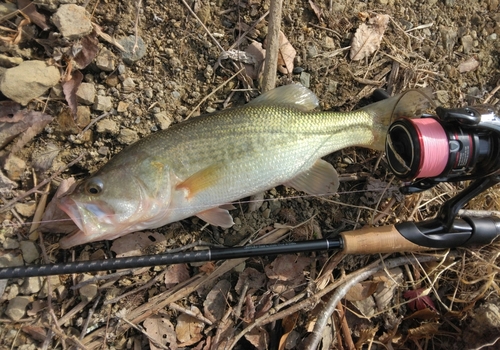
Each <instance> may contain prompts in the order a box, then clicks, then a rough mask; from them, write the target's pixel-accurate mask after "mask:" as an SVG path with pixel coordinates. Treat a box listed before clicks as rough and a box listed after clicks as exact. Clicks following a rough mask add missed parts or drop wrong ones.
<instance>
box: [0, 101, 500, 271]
mask: <svg viewBox="0 0 500 350" xmlns="http://www.w3.org/2000/svg"><path fill="white" fill-rule="evenodd" d="M386 153H387V159H388V163H389V167H390V168H391V170H392V171H393V172H394V173H395V174H396V176H397V177H399V178H401V179H403V180H408V179H416V180H414V181H412V182H407V183H405V185H404V186H403V187H402V188H401V191H402V192H403V193H414V192H418V191H423V190H425V189H428V188H431V187H432V186H434V185H436V184H437V183H439V182H445V181H462V180H472V182H471V183H470V185H469V186H468V187H467V188H466V189H465V190H463V191H462V192H460V193H459V194H457V195H456V196H455V197H453V198H451V199H449V200H448V201H446V202H445V203H444V204H443V205H442V207H441V209H440V211H439V213H438V214H437V216H436V217H435V218H434V219H430V220H425V221H421V222H403V223H400V224H396V225H389V226H382V227H370V228H363V229H359V230H353V231H348V232H343V233H341V234H340V235H339V236H337V237H334V238H327V239H321V240H311V241H302V242H287V243H277V244H265V245H250V246H244V247H232V248H212V249H206V250H199V251H190V252H182V253H163V254H156V255H146V256H136V257H127V258H113V259H107V260H94V261H78V262H67V263H57V264H46V265H29V266H18V267H9V268H1V269H0V279H7V278H20V277H32V276H49V275H60V274H71V273H81V272H95V271H106V270H118V269H127V268H139V267H151V266H159V265H169V264H178V263H193V262H201V261H215V260H226V259H235V258H249V257H255V256H265V255H268V256H269V255H276V254H291V253H299V252H312V251H320V250H325V251H329V250H341V251H343V252H344V253H346V254H376V253H395V252H417V251H423V250H430V249H443V248H456V247H467V246H475V245H484V244H489V243H491V242H493V241H494V240H495V239H496V238H497V237H498V236H500V218H497V217H488V218H474V217H468V216H465V217H462V218H460V219H458V218H456V216H457V214H458V211H459V210H460V209H461V208H462V207H463V206H464V205H465V204H466V203H467V202H469V201H470V200H471V199H472V198H474V197H476V196H477V195H479V194H480V193H482V192H483V191H485V190H486V189H488V188H490V187H492V186H494V185H495V184H497V183H499V182H500V118H499V117H498V116H497V115H496V114H495V113H493V111H492V109H491V108H488V107H487V106H476V107H466V108H461V109H445V108H441V107H438V108H437V109H436V115H426V116H422V117H421V118H414V119H409V118H402V119H399V120H396V121H395V122H394V123H392V124H391V126H390V128H389V133H388V137H387V142H386Z"/></svg>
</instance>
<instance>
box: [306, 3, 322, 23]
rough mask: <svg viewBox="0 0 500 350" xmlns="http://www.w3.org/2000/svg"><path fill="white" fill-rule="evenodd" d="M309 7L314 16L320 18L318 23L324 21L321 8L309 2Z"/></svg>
mask: <svg viewBox="0 0 500 350" xmlns="http://www.w3.org/2000/svg"><path fill="white" fill-rule="evenodd" d="M309 6H311V8H312V10H313V11H314V14H315V15H316V17H317V18H318V21H320V22H321V21H322V20H323V19H322V17H323V13H322V11H321V8H320V7H319V6H318V5H316V4H315V3H314V1H312V0H309Z"/></svg>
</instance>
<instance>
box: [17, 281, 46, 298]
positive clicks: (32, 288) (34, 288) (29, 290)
mask: <svg viewBox="0 0 500 350" xmlns="http://www.w3.org/2000/svg"><path fill="white" fill-rule="evenodd" d="M43 282H44V278H43V277H28V278H26V279H25V280H24V283H23V285H22V286H21V289H20V292H21V293H22V294H23V295H30V294H35V293H38V292H39V291H40V289H42V285H43Z"/></svg>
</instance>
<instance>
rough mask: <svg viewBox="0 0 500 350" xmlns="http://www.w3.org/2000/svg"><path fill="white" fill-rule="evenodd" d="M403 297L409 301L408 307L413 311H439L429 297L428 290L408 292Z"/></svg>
mask: <svg viewBox="0 0 500 350" xmlns="http://www.w3.org/2000/svg"><path fill="white" fill-rule="evenodd" d="M403 297H404V298H405V299H406V300H409V302H408V307H409V308H410V310H412V311H417V310H423V309H426V308H428V309H431V310H434V311H437V310H436V306H435V305H434V302H433V301H432V299H431V297H430V296H429V295H428V289H426V288H419V289H414V290H413V289H410V290H407V291H406V292H404V293H403Z"/></svg>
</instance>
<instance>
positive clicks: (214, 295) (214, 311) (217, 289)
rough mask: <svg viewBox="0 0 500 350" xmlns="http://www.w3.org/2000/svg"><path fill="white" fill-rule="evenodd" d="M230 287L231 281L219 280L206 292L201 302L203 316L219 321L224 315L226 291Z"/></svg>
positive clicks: (227, 291)
mask: <svg viewBox="0 0 500 350" xmlns="http://www.w3.org/2000/svg"><path fill="white" fill-rule="evenodd" d="M230 289H231V283H229V281H226V280H221V281H219V282H218V283H217V284H216V285H215V286H214V287H213V288H212V290H211V291H210V292H209V293H208V295H207V296H206V298H205V301H204V302H203V311H204V314H205V317H206V318H208V319H209V320H210V321H212V322H216V321H220V320H221V319H222V316H224V313H225V310H226V305H227V301H226V299H227V293H229V290H230Z"/></svg>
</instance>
